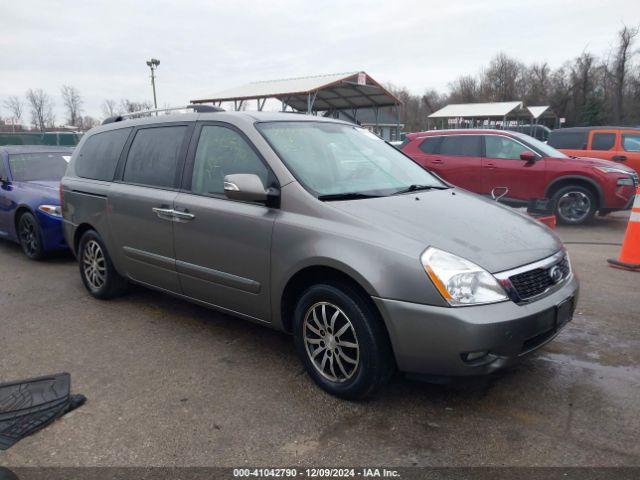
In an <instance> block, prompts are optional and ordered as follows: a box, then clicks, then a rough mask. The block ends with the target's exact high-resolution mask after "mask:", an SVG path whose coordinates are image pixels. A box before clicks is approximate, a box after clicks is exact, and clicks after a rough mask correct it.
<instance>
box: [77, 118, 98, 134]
mask: <svg viewBox="0 0 640 480" xmlns="http://www.w3.org/2000/svg"><path fill="white" fill-rule="evenodd" d="M78 123H79V125H78V126H79V127H80V129H82V130H85V131H86V130H91V129H92V128H93V127H95V126H97V125H99V124H100V122H99V121H98V120H97V119H96V118H93V117H92V116H90V115H85V116H83V117H80V121H79V122H78Z"/></svg>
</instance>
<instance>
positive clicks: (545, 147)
mask: <svg viewBox="0 0 640 480" xmlns="http://www.w3.org/2000/svg"><path fill="white" fill-rule="evenodd" d="M513 135H514V136H516V137H518V138H519V139H520V140H524V141H525V142H527V143H528V144H529V145H531V146H532V147H533V148H535V149H536V150H538V153H540V154H542V156H543V157H552V158H569V157H568V156H567V155H565V154H564V153H562V152H561V151H560V150H556V149H555V148H553V147H552V146H551V145H549V144H547V143H544V142H541V141H540V140H538V139H536V138H533V137H531V136H529V135H525V134H523V133H518V132H514V133H513Z"/></svg>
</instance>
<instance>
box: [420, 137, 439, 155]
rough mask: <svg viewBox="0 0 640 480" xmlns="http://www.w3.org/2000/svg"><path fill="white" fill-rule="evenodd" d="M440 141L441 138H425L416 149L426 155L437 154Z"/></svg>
mask: <svg viewBox="0 0 640 480" xmlns="http://www.w3.org/2000/svg"><path fill="white" fill-rule="evenodd" d="M441 139H442V137H427V138H425V139H424V140H423V141H422V143H421V144H420V146H419V147H418V148H419V149H420V150H422V151H423V152H424V153H427V154H434V153H438V146H440V140H441Z"/></svg>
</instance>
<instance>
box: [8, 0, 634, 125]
mask: <svg viewBox="0 0 640 480" xmlns="http://www.w3.org/2000/svg"><path fill="white" fill-rule="evenodd" d="M623 23H626V24H628V25H636V24H640V1H637V0H619V1H618V0H610V1H595V0H575V1H574V0H536V1H528V2H523V1H516V0H490V1H486V0H476V1H472V0H467V1H453V0H452V1H449V2H443V1H441V0H439V1H427V0H416V1H410V0H407V1H399V0H385V1H377V0H328V1H327V0H314V1H310V0H306V1H293V0H268V1H253V2H248V1H240V0H235V1H231V0H229V1H218V0H209V1H204V0H203V1H197V0H174V1H153V0H146V1H117V0H108V1H86V2H78V1H52V0H47V1H44V0H43V1H30V0H21V1H2V2H0V101H1V100H3V99H4V98H6V96H8V95H20V96H24V93H25V91H26V90H27V89H28V88H42V89H44V90H45V91H47V92H48V93H49V94H50V95H51V96H52V97H53V98H54V101H55V104H56V115H57V120H58V123H62V121H63V116H64V115H63V110H62V101H61V99H60V87H61V86H62V85H63V84H68V85H73V86H75V87H77V88H78V89H79V90H80V93H81V94H82V96H83V98H84V113H85V114H89V115H92V116H96V117H102V115H103V114H102V110H101V106H100V105H101V103H102V101H103V100H104V99H105V98H113V99H116V100H119V99H121V98H129V99H131V100H137V101H141V100H151V99H152V94H151V86H150V80H149V70H148V67H147V66H146V64H145V61H146V60H147V59H149V58H151V57H155V58H159V59H160V61H161V64H160V67H159V68H158V79H157V90H158V104H159V105H161V106H164V105H165V104H171V105H181V104H185V103H186V102H187V101H188V100H189V99H191V98H197V97H200V96H209V95H211V94H212V93H215V92H218V91H220V90H224V89H227V88H229V87H233V86H236V85H239V84H243V83H247V82H250V81H256V80H270V79H279V78H288V77H297V76H308V75H318V74H323V73H334V72H346V71H355V70H364V71H366V72H367V73H369V74H370V75H371V76H372V77H373V78H375V79H376V80H378V81H380V82H391V83H393V84H395V85H399V86H406V87H408V88H409V89H410V90H411V91H413V92H415V93H420V92H422V91H423V90H425V89H427V88H437V89H441V90H446V88H447V85H448V84H449V82H451V81H452V80H453V79H455V78H456V77H457V76H459V75H462V74H468V73H471V74H474V73H477V72H478V70H479V69H480V68H481V67H482V66H483V65H485V64H486V63H487V62H488V61H489V60H490V59H491V57H492V56H493V55H495V54H496V53H497V52H498V51H500V50H502V51H504V52H506V53H507V54H509V55H512V56H514V57H517V58H519V59H520V60H522V61H525V62H527V63H529V62H534V61H536V62H541V61H547V62H549V63H550V64H551V66H553V67H556V66H559V65H560V64H562V63H563V62H564V61H565V60H568V59H570V58H572V57H575V56H577V55H579V54H580V53H581V52H582V51H583V50H585V49H586V50H589V51H592V52H593V53H596V54H606V53H607V52H608V51H609V50H610V49H611V47H612V45H613V43H614V39H615V34H616V32H617V31H618V30H619V29H620V28H621V27H622V25H623ZM7 114H8V112H7V111H6V109H4V108H3V107H2V105H1V103H0V116H6V115H7ZM29 117H30V115H29V114H28V112H27V113H26V115H25V116H24V118H23V120H24V121H28V120H29Z"/></svg>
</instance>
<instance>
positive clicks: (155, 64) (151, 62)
mask: <svg viewBox="0 0 640 480" xmlns="http://www.w3.org/2000/svg"><path fill="white" fill-rule="evenodd" d="M147 65H148V66H149V68H150V69H151V87H152V88H153V108H155V109H156V110H157V109H158V100H157V99H156V76H155V71H156V68H158V65H160V60H158V59H157V58H152V59H151V60H147Z"/></svg>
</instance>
